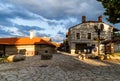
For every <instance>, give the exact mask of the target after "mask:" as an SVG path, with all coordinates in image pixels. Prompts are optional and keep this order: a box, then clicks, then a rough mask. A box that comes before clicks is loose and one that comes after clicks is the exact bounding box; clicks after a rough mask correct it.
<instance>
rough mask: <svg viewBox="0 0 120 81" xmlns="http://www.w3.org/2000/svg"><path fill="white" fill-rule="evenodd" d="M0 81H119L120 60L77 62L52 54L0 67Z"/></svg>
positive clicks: (0, 65)
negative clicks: (48, 57) (47, 57)
mask: <svg viewBox="0 0 120 81" xmlns="http://www.w3.org/2000/svg"><path fill="white" fill-rule="evenodd" d="M0 81H120V60H104V61H100V60H95V59H85V60H79V59H78V58H76V56H75V55H69V54H54V55H53V59H52V60H40V56H34V57H27V58H26V60H25V61H20V62H14V63H1V64H0Z"/></svg>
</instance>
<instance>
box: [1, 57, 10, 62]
mask: <svg viewBox="0 0 120 81" xmlns="http://www.w3.org/2000/svg"><path fill="white" fill-rule="evenodd" d="M4 62H8V61H7V56H4V57H2V58H0V63H4Z"/></svg>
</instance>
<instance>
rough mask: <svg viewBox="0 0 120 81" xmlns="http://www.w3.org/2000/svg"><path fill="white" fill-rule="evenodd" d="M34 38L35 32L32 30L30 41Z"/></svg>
mask: <svg viewBox="0 0 120 81" xmlns="http://www.w3.org/2000/svg"><path fill="white" fill-rule="evenodd" d="M33 37H34V31H33V30H30V39H32V38H33Z"/></svg>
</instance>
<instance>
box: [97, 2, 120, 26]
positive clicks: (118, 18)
mask: <svg viewBox="0 0 120 81" xmlns="http://www.w3.org/2000/svg"><path fill="white" fill-rule="evenodd" d="M97 1H99V2H101V3H102V5H103V7H104V8H105V12H104V15H106V16H108V18H107V20H108V21H109V22H111V23H113V24H115V23H120V0H97Z"/></svg>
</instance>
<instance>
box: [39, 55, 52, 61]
mask: <svg viewBox="0 0 120 81" xmlns="http://www.w3.org/2000/svg"><path fill="white" fill-rule="evenodd" d="M52 57H53V55H52V54H41V60H49V59H52Z"/></svg>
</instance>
